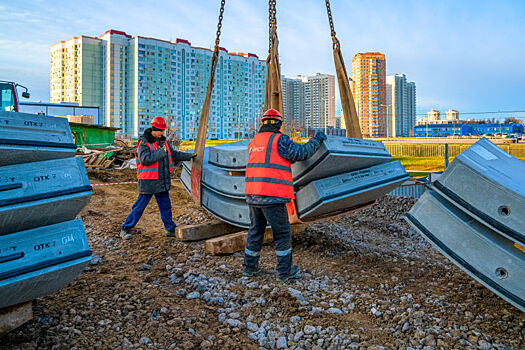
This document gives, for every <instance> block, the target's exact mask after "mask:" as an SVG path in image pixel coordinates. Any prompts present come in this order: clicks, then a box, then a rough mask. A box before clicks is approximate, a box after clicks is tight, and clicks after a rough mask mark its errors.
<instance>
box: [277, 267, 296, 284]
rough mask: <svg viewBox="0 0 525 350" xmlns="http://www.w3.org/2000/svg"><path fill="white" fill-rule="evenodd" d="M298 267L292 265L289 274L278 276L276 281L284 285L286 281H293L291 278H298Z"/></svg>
mask: <svg viewBox="0 0 525 350" xmlns="http://www.w3.org/2000/svg"><path fill="white" fill-rule="evenodd" d="M299 272H300V271H299V266H297V265H293V266H292V268H291V269H290V272H288V273H287V274H284V275H279V277H278V279H279V281H281V282H283V283H286V282H287V281H289V280H291V279H293V278H298V277H299Z"/></svg>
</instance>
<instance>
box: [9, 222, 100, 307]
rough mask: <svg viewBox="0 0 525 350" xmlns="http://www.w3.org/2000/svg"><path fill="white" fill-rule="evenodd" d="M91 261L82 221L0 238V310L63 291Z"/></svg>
mask: <svg viewBox="0 0 525 350" xmlns="http://www.w3.org/2000/svg"><path fill="white" fill-rule="evenodd" d="M90 259H91V251H90V250H89V245H88V241H87V237H86V234H85V232H84V227H83V225H82V220H80V219H77V220H72V221H68V222H63V223H60V224H55V225H50V226H44V227H40V228H35V229H31V230H26V231H21V232H17V233H12V234H9V235H4V236H0V309H1V308H4V307H7V306H11V305H15V304H19V303H23V302H26V301H30V300H33V299H35V298H38V297H42V296H45V295H47V294H50V293H52V292H54V291H56V290H58V289H60V288H63V287H64V286H66V285H67V284H68V283H69V282H71V281H72V280H73V279H74V278H76V277H77V276H78V275H79V274H80V273H81V272H82V270H83V269H84V268H85V266H86V265H87V264H88V262H89V261H90Z"/></svg>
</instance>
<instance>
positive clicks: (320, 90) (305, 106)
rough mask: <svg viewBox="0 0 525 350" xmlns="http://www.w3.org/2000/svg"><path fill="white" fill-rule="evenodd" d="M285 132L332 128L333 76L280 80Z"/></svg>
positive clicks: (333, 114) (282, 78)
mask: <svg viewBox="0 0 525 350" xmlns="http://www.w3.org/2000/svg"><path fill="white" fill-rule="evenodd" d="M281 89H282V93H283V109H284V118H285V120H286V122H287V124H285V126H286V129H287V130H292V129H294V130H300V129H326V128H328V127H335V76H333V75H330V74H320V73H317V74H316V75H313V76H308V77H303V76H298V77H297V78H286V77H284V76H283V77H281Z"/></svg>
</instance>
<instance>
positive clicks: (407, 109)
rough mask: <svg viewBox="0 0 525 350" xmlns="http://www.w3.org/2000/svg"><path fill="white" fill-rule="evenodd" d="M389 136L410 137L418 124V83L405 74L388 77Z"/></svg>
mask: <svg viewBox="0 0 525 350" xmlns="http://www.w3.org/2000/svg"><path fill="white" fill-rule="evenodd" d="M386 107H387V109H386V110H387V136H388V137H408V136H410V133H411V132H412V130H413V128H414V126H415V125H416V84H415V83H413V82H409V81H407V78H406V76H405V75H404V74H396V75H390V76H387V77H386Z"/></svg>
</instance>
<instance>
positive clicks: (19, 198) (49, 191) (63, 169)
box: [0, 157, 91, 236]
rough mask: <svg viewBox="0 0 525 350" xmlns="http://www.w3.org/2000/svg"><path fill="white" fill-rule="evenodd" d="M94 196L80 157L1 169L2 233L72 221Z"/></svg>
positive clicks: (0, 220)
mask: <svg viewBox="0 0 525 350" xmlns="http://www.w3.org/2000/svg"><path fill="white" fill-rule="evenodd" d="M90 197H91V185H90V184H89V179H88V177H87V174H86V169H85V166H84V161H83V160H82V158H81V157H77V158H67V159H56V160H48V161H43V162H34V163H29V164H17V165H10V166H4V167H1V168H0V236H1V235H5V234H9V233H12V232H17V231H22V230H27V229H30V228H34V227H39V226H47V225H51V224H55V223H58V222H64V221H69V220H73V219H74V218H75V217H76V215H77V214H78V213H79V212H80V210H82V208H83V207H84V206H85V205H86V204H87V203H88V201H89V198H90Z"/></svg>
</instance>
